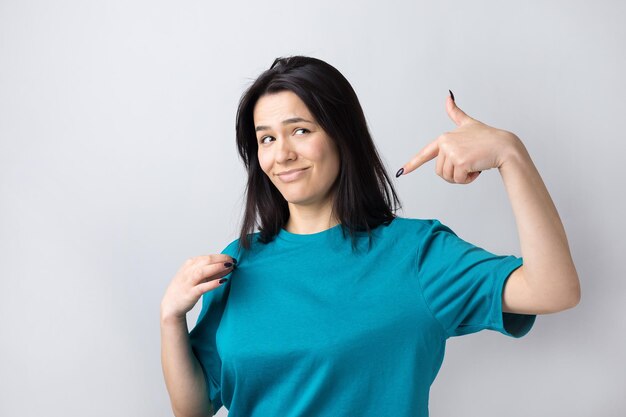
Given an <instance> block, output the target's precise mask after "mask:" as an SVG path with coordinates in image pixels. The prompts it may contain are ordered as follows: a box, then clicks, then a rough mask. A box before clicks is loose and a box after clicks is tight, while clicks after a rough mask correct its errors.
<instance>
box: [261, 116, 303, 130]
mask: <svg viewBox="0 0 626 417" xmlns="http://www.w3.org/2000/svg"><path fill="white" fill-rule="evenodd" d="M298 122H307V123H311V124H312V123H313V122H311V121H310V120H307V119H303V118H302V117H292V118H291V119H286V120H283V122H282V124H283V125H288V124H291V123H298ZM261 130H270V127H269V126H257V127H256V129H255V132H259V131H261Z"/></svg>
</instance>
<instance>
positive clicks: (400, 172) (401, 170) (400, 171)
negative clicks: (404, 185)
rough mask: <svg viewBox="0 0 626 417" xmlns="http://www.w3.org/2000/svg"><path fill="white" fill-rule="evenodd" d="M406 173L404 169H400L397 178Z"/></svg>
mask: <svg viewBox="0 0 626 417" xmlns="http://www.w3.org/2000/svg"><path fill="white" fill-rule="evenodd" d="M403 172H404V168H400V169H399V170H398V172H396V178H398V177H399V176H400V175H402V173H403Z"/></svg>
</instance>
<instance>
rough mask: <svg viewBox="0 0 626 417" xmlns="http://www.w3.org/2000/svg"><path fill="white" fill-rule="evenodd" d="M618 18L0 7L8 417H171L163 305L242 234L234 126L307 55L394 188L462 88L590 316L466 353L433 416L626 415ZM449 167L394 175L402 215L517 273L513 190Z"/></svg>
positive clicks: (559, 8)
mask: <svg viewBox="0 0 626 417" xmlns="http://www.w3.org/2000/svg"><path fill="white" fill-rule="evenodd" d="M625 18H626V7H625V6H624V2H621V1H595V2H583V1H541V2H540V1H535V2H524V3H523V4H522V3H520V2H513V1H508V2H502V1H473V2H462V1H445V2H434V1H433V2H408V1H406V2H395V3H393V2H392V3H389V4H388V5H386V6H383V4H382V3H381V2H379V1H367V2H363V1H327V0H322V1H316V2H293V1H272V2H258V1H247V2H237V1H233V2H228V3H227V2H220V3H213V2H208V1H204V2H201V1H187V2H174V1H170V2H168V1H161V0H159V1H154V0H151V1H137V0H132V1H128V0H124V1H120V0H115V1H99V2H95V1H90V2H85V1H78V0H74V1H61V2H46V1H15V0H14V1H7V0H2V1H1V2H0V193H1V194H0V196H1V199H0V257H1V258H0V260H1V262H0V274H1V280H0V326H1V327H0V334H1V335H2V341H1V343H0V415H2V416H42V415H47V416H170V415H172V414H171V411H170V403H169V398H168V395H167V392H166V389H165V384H164V381H163V376H162V371H161V364H160V340H159V303H160V301H161V297H162V296H163V293H164V291H165V288H166V287H167V285H168V284H169V282H170V280H171V279H172V278H173V276H174V274H175V272H176V271H177V270H178V268H179V267H180V265H181V264H182V262H183V261H184V260H185V259H186V258H188V257H190V256H197V255H202V254H209V253H219V252H220V251H221V250H222V249H223V247H224V246H225V245H226V244H227V243H229V242H230V241H231V240H233V239H234V238H235V237H236V236H237V231H238V230H237V228H238V226H239V220H240V217H241V215H242V213H243V211H242V202H243V199H242V197H243V191H244V185H245V183H244V179H245V176H244V169H243V165H242V164H241V162H240V161H239V159H238V156H237V154H236V150H235V143H234V120H235V112H236V106H237V103H238V100H239V98H240V95H241V93H242V92H243V91H244V89H245V88H246V87H247V86H248V85H249V83H250V82H251V81H252V80H253V79H254V78H255V77H256V76H257V75H259V73H260V72H261V71H263V70H264V69H266V68H268V67H269V66H270V64H271V63H272V61H273V60H274V58H275V57H277V56H284V55H291V54H304V55H311V56H315V57H318V58H321V59H323V60H326V61H327V62H329V63H331V64H332V65H334V66H335V67H336V68H338V69H339V70H340V71H341V72H342V73H343V74H344V75H345V76H346V78H348V80H349V81H350V82H351V83H352V85H353V87H354V88H355V90H356V92H357V94H358V96H359V98H360V100H361V104H362V106H363V108H364V110H365V113H366V116H367V120H368V123H369V127H370V129H371V132H372V134H373V136H374V140H375V142H376V144H377V146H378V149H379V151H380V153H381V155H382V156H383V158H384V161H385V163H386V165H387V168H388V171H389V173H390V174H392V175H393V174H394V173H395V172H396V170H397V169H398V168H399V167H400V166H402V165H403V164H404V163H406V162H407V161H408V160H409V159H410V158H411V157H412V156H413V155H414V154H416V153H417V152H418V151H419V150H420V149H421V148H422V147H423V146H425V145H426V144H427V143H429V142H430V141H432V140H434V139H435V138H436V137H437V136H438V135H439V134H441V133H443V132H445V131H448V130H453V129H454V128H455V126H454V124H453V123H452V121H451V120H450V119H449V118H448V116H447V114H446V112H445V107H444V104H445V99H446V95H447V94H448V89H452V91H453V92H454V93H455V95H456V98H457V103H458V105H459V106H460V107H461V108H462V109H464V110H465V111H466V112H467V113H468V114H469V115H471V116H473V117H475V118H477V119H478V120H481V121H483V122H485V123H487V124H490V125H492V126H495V127H499V128H502V129H506V130H509V131H512V132H514V133H516V134H517V135H518V136H519V137H520V138H521V139H522V141H523V142H524V143H525V144H526V147H527V148H528V150H529V151H530V154H531V156H532V158H533V160H534V162H535V164H536V166H537V167H538V169H539V171H540V173H541V175H542V177H543V180H544V181H545V183H546V185H547V187H548V189H549V191H550V193H551V195H552V198H553V200H554V202H555V204H556V206H557V208H558V210H559V213H560V215H561V218H562V220H563V223H564V225H565V228H566V230H567V234H568V238H569V242H570V246H571V250H572V254H573V256H574V260H575V262H576V267H577V270H578V272H579V275H580V279H581V282H582V294H583V295H582V301H581V303H580V304H579V305H578V306H577V307H576V308H575V309H572V310H568V311H566V312H562V313H560V314H553V315H541V316H538V318H537V321H536V324H535V326H534V328H533V329H532V330H531V332H530V333H529V334H528V335H527V336H525V337H524V338H522V339H513V338H508V337H506V336H503V335H501V334H499V333H496V332H492V331H483V332H480V333H477V334H473V335H470V336H465V337H458V338H453V339H450V340H449V341H448V345H447V354H446V358H445V361H444V364H443V366H442V369H441V371H440V373H439V376H438V378H437V380H436V381H435V383H434V384H433V386H432V389H431V397H430V413H431V416H432V417H444V416H445V417H448V416H479V415H480V416H502V415H506V416H509V417H514V416H525V417H526V416H550V417H558V416H568V417H575V416H581V417H582V416H585V417H586V416H590V415H593V416H618V415H622V416H623V415H625V414H624V413H626V400H625V399H624V397H623V395H622V394H623V393H624V392H626V381H625V380H626V365H625V363H626V362H625V360H624V357H623V354H624V351H625V347H626V342H625V336H624V334H625V333H626V328H625V327H626V320H625V319H624V308H623V304H624V301H625V297H624V293H625V291H626V284H625V282H624V279H623V278H624V275H623V273H622V272H621V268H619V265H620V262H621V260H623V256H624V243H623V242H624V239H623V235H624V231H625V230H624V229H625V228H624V220H623V213H625V212H626V210H625V207H624V206H625V204H624V197H625V195H624V179H625V175H624V153H625V151H626V146H625V145H624V140H625V137H624V136H625V135H624V128H623V126H622V121H623V120H624V113H625V111H626V108H625V106H624V104H623V103H624V101H623V100H624V99H623V98H624V96H625V95H626V94H625V93H626V88H625V83H624V74H625V72H626V65H625V64H626V60H625V53H624V50H625V47H624V46H625V45H624V40H625V39H626V29H625V28H624V23H623V22H624V20H625ZM434 170H435V162H434V161H431V162H429V163H428V164H426V165H424V166H423V167H422V168H420V169H419V170H417V171H415V172H413V173H411V174H410V175H408V176H406V177H402V178H400V179H398V180H395V177H393V178H394V181H395V183H396V184H397V189H398V192H399V195H400V198H401V199H402V202H403V203H404V209H403V211H402V212H400V213H399V214H400V215H403V216H405V217H419V218H438V219H440V220H441V221H442V222H444V223H445V224H447V225H449V226H450V227H451V228H452V229H453V230H455V231H456V232H457V233H458V234H459V235H460V236H461V237H463V238H465V239H467V240H469V241H471V242H473V243H475V244H477V245H480V246H482V247H485V248H487V249H489V250H492V251H494V252H499V253H502V254H515V255H518V256H519V255H521V253H520V246H519V241H518V235H517V230H516V225H515V219H514V217H513V213H512V211H511V207H510V204H509V201H508V198H507V195H506V192H505V189H504V186H503V183H502V180H501V178H500V176H499V174H498V172H497V170H490V171H487V172H483V174H482V175H481V176H480V177H479V178H478V179H477V181H475V182H474V183H472V184H470V185H453V184H449V183H447V182H446V181H444V180H443V179H442V178H440V177H438V176H437V175H436V174H435V172H434ZM381 261H384V262H393V259H387V260H384V259H383V260H381ZM618 268H619V269H618ZM546 279H549V277H546ZM267 285H272V282H271V281H268V283H267ZM198 312H199V305H197V306H196V307H195V308H194V310H192V312H190V314H189V317H188V319H189V323H190V326H191V325H193V323H195V318H196V317H197V314H198ZM218 415H219V416H226V415H227V410H226V409H225V408H222V409H221V411H220V412H219V414H218Z"/></svg>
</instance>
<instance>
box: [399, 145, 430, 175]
mask: <svg viewBox="0 0 626 417" xmlns="http://www.w3.org/2000/svg"><path fill="white" fill-rule="evenodd" d="M437 155H439V143H438V142H437V140H434V141H432V142H431V143H429V144H428V145H426V146H425V147H424V148H422V150H421V151H419V152H418V153H417V155H415V156H414V157H413V159H411V160H410V161H409V162H407V163H406V164H405V165H404V167H403V168H404V172H403V173H402V175H406V174H408V173H409V172H413V171H415V170H416V169H417V168H419V167H420V166H422V165H423V164H425V163H426V162H428V161H430V160H431V159H434V158H435V157H436V156H437Z"/></svg>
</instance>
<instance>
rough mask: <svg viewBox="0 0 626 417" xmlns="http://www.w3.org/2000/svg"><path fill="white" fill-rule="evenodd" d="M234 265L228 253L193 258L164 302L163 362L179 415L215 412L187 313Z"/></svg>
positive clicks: (196, 416) (194, 416)
mask: <svg viewBox="0 0 626 417" xmlns="http://www.w3.org/2000/svg"><path fill="white" fill-rule="evenodd" d="M233 268H234V260H233V258H231V257H230V256H228V255H225V254H218V255H206V256H198V257H196V258H190V259H188V260H187V261H186V262H185V263H184V264H183V266H182V267H181V268H180V270H179V271H178V273H177V274H176V276H175V277H174V279H173V280H172V282H171V283H170V285H169V287H168V288H167V291H166V292H165V296H164V297H163V300H162V301H161V364H162V366H163V376H164V377H165V385H166V387H167V391H168V393H169V395H170V402H171V404H172V411H174V415H175V416H176V417H207V416H212V415H213V414H214V413H215V411H214V410H213V408H212V406H211V401H210V399H209V396H208V393H207V392H208V391H207V386H206V380H205V377H204V373H203V371H202V367H201V366H200V362H199V361H198V358H196V356H195V355H194V353H193V351H192V350H191V343H190V341H189V332H188V329H187V312H188V311H189V310H191V309H192V308H193V306H194V305H196V303H197V302H198V300H199V299H200V297H201V296H202V294H204V293H206V292H208V291H211V290H214V289H215V288H217V287H219V286H220V285H221V284H220V283H219V278H222V277H223V276H225V275H228V274H229V273H231V272H232V270H233Z"/></svg>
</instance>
